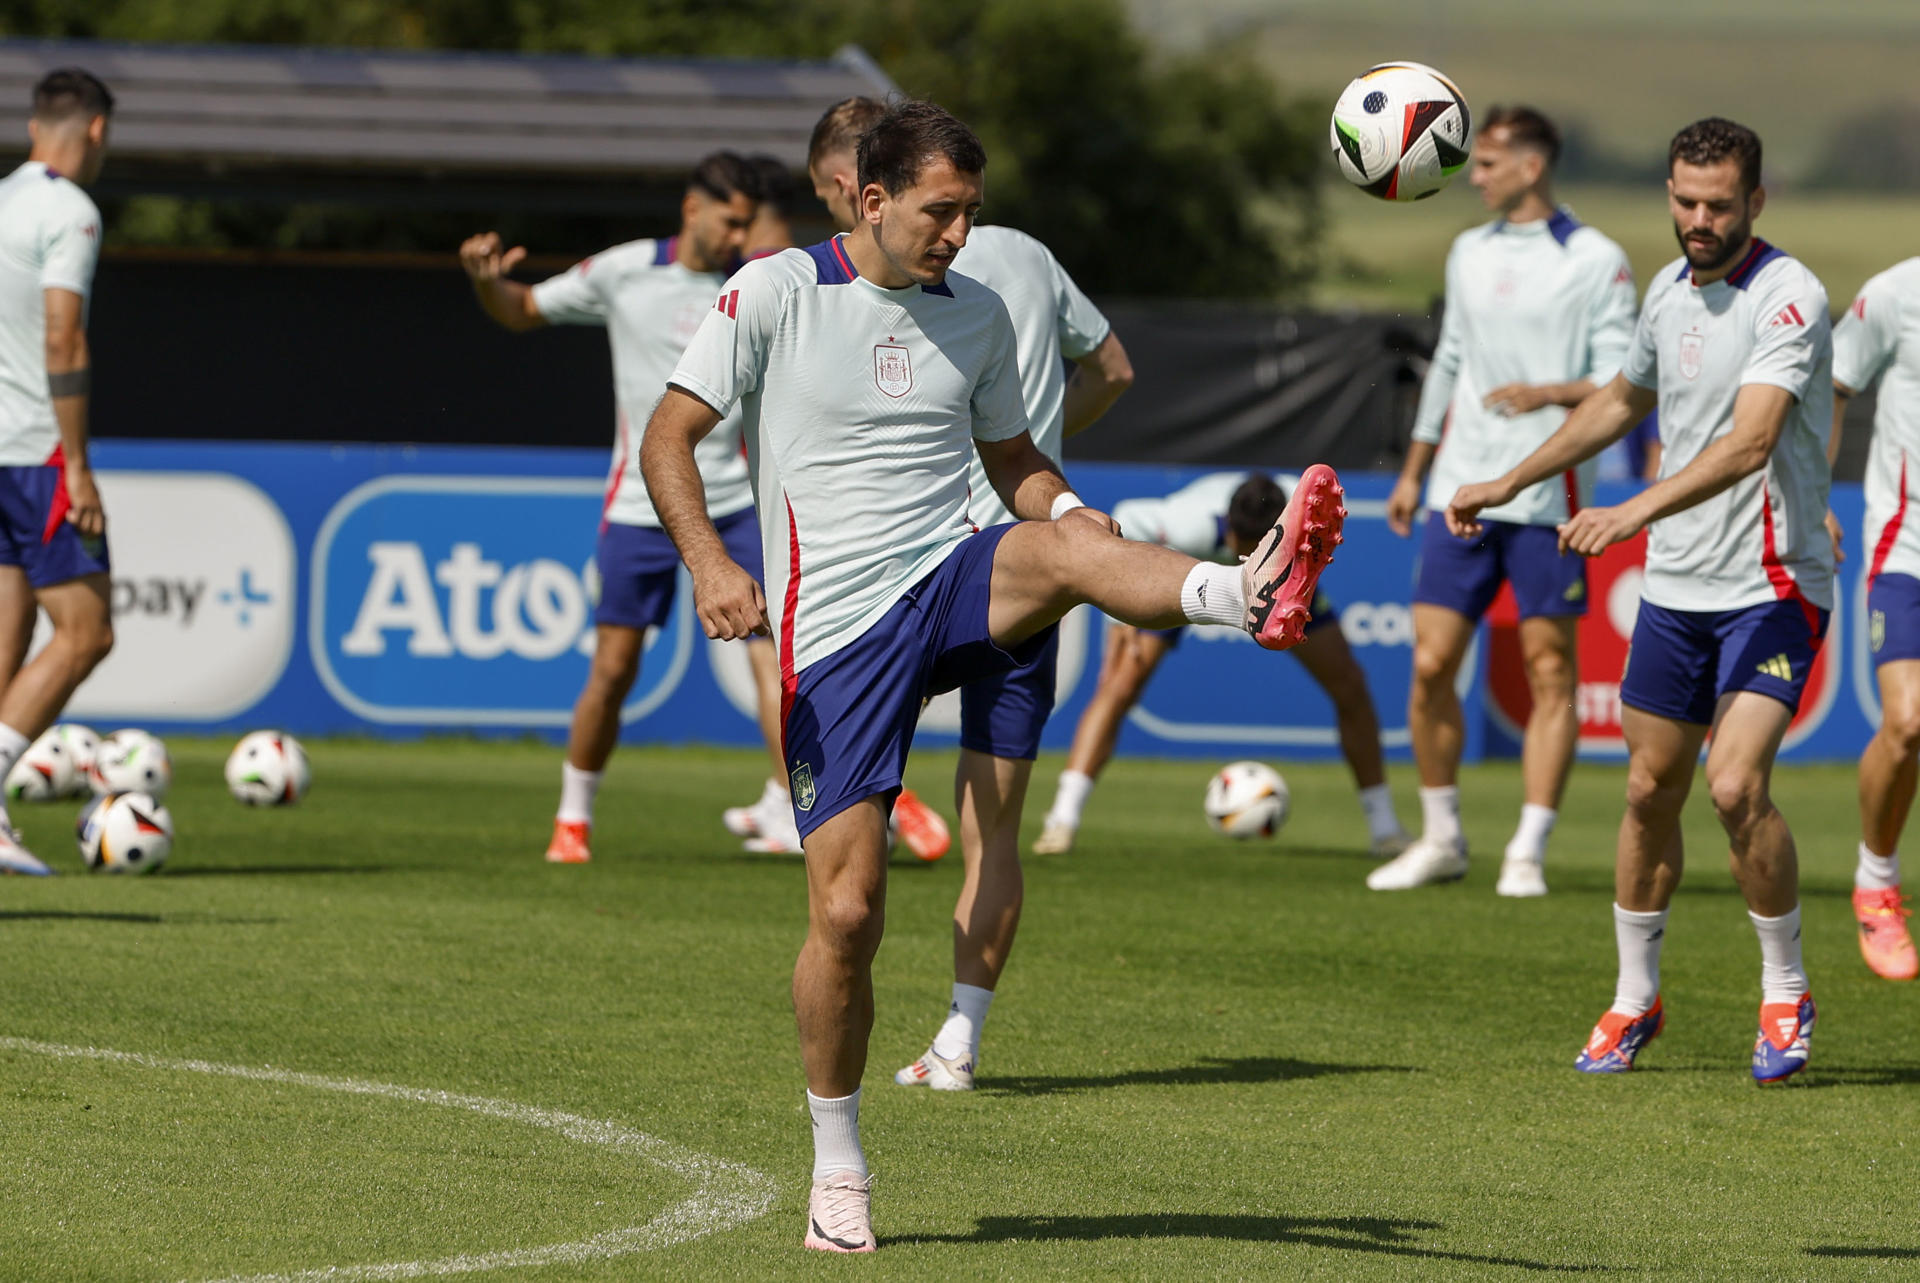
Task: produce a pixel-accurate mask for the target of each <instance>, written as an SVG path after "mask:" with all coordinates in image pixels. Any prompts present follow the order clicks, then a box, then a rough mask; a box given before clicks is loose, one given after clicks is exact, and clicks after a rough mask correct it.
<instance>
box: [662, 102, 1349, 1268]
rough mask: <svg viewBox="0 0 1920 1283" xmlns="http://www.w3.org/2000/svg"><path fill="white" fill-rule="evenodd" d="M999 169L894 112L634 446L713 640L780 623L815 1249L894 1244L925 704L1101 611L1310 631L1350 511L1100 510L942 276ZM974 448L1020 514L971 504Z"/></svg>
mask: <svg viewBox="0 0 1920 1283" xmlns="http://www.w3.org/2000/svg"><path fill="white" fill-rule="evenodd" d="M985 165H986V153H985V151H984V149H983V148H982V147H981V145H980V142H979V140H978V139H977V138H975V137H974V135H973V133H972V131H971V130H969V129H968V128H967V127H966V126H965V125H963V124H961V123H960V122H959V121H958V120H956V119H954V118H953V117H952V116H950V115H948V114H947V113H946V112H944V111H942V110H940V109H939V108H938V107H935V106H932V105H931V104H927V103H918V102H902V103H898V104H895V105H894V106H892V107H890V108H889V109H888V111H887V113H886V115H885V116H883V117H882V118H881V119H880V120H879V121H877V122H875V124H874V125H873V126H872V128H870V129H868V130H867V131H866V132H865V133H863V134H862V135H861V136H860V143H859V148H858V175H859V176H858V179H857V183H858V187H857V189H856V197H857V203H856V210H857V212H858V214H859V220H858V222H857V223H856V226H855V228H854V230H853V231H852V232H851V233H849V234H847V235H844V236H837V237H835V238H833V239H832V240H829V241H827V242H825V243H823V244H820V245H816V246H813V247H812V248H810V249H806V250H789V251H787V252H785V253H782V254H777V255H774V256H773V257H771V258H765V259H761V260H759V261H758V262H754V263H749V264H747V265H746V266H745V267H744V268H742V269H741V270H740V272H739V273H738V274H736V275H735V276H734V277H733V279H732V280H730V281H728V282H727V285H726V289H725V291H724V292H723V293H721V295H720V296H719V299H718V303H717V305H716V306H715V308H714V310H713V311H712V312H711V313H710V314H709V315H708V317H707V319H706V322H705V323H704V324H703V325H702V326H701V329H700V332H699V333H698V334H697V335H695V336H694V339H693V342H692V343H691V344H689V345H688V348H687V352H686V355H685V356H684V357H683V358H682V360H681V363H680V366H679V368H678V369H676V370H675V371H674V373H673V375H672V377H671V379H670V381H669V383H668V390H667V393H666V395H665V396H664V397H663V398H662V400H661V402H660V406H659V408H658V409H656V410H655V412H654V415H653V418H652V420H651V421H650V422H649V424H648V426H647V431H646V436H645V438H644V441H643V443H642V446H641V462H642V467H643V469H644V471H645V474H646V478H647V482H648V485H649V486H650V487H651V489H652V492H653V495H654V497H655V501H656V503H658V505H659V508H660V514H661V517H662V519H663V521H664V522H665V523H666V527H667V530H668V531H669V533H670V534H671V535H672V536H673V539H674V542H675V543H676V544H677V545H678V546H679V548H680V552H681V555H682V556H683V558H684V559H685V561H686V563H687V568H688V570H689V571H690V572H691V574H692V576H693V582H694V596H695V602H696V605H697V607H698V610H699V614H700V620H701V623H702V625H703V626H704V627H705V628H706V630H707V632H708V634H709V635H710V636H715V637H744V636H748V635H751V634H756V633H762V632H767V631H770V630H771V631H775V632H777V634H778V636H779V638H780V652H781V676H782V689H783V693H784V696H785V700H784V708H785V729H786V749H787V761H788V765H789V777H790V779H791V781H792V785H793V788H792V796H793V803H794V807H795V810H796V820H797V821H798V826H799V829H800V832H801V837H802V841H803V843H804V845H805V848H806V860H807V884H808V902H809V913H808V932H807V941H806V944H805V946H804V947H803V948H802V950H801V953H800V958H799V962H798V964H797V965H796V967H795V970H794V981H793V992H794V1008H795V1014H796V1016H797V1018H798V1024H799V1029H800V1043H801V1055H802V1060H803V1061H804V1063H805V1066H806V1073H807V1086H808V1097H807V1103H808V1108H809V1112H810V1114H811V1116H812V1119H813V1136H814V1185H813V1192H812V1196H811V1199H810V1203H809V1208H808V1223H807V1234H806V1239H805V1242H806V1245H807V1246H809V1247H812V1248H816V1249H822V1250H827V1251H842V1252H864V1251H871V1250H872V1248H873V1245H874V1240H873V1230H872V1223H871V1217H870V1195H869V1180H868V1173H867V1164H866V1157H865V1155H864V1153H863V1152H862V1150H861V1146H860V1140H859V1131H858V1118H859V1105H860V1094H859V1089H860V1079H861V1075H862V1073H863V1071H864V1069H865V1067H866V1059H867V1039H868V1035H869V1034H870V1032H871V1029H872V1023H873V979H872V962H873V956H874V952H875V950H876V949H877V947H878V945H879V941H880V933H881V923H882V913H883V908H884V904H885V888H886V867H887V866H886V851H887V812H888V808H889V806H890V805H891V801H892V796H893V793H894V792H895V791H896V790H897V789H898V788H899V787H900V780H901V775H902V771H903V768H904V767H905V763H906V755H907V746H908V743H909V741H910V739H911V737H912V734H913V727H914V723H915V721H916V720H917V718H918V715H919V710H920V704H921V701H922V699H923V698H924V697H926V696H927V695H929V694H932V693H937V692H940V691H944V690H951V689H953V688H955V687H957V686H961V685H964V684H965V683H966V682H968V681H970V680H973V679H975V678H979V677H986V676H991V675H993V674H996V673H1001V672H1005V671H1007V670H1009V669H1012V668H1016V667H1019V666H1021V665H1023V664H1026V663H1030V662H1031V661H1032V660H1033V659H1034V658H1035V657H1036V656H1037V655H1038V654H1039V653H1040V651H1041V650H1042V649H1043V648H1044V647H1045V646H1046V644H1047V638H1048V634H1049V632H1050V631H1051V630H1052V628H1053V625H1054V624H1055V623H1056V622H1057V621H1058V620H1059V619H1060V617H1061V616H1062V615H1064V614H1065V613H1066V612H1067V611H1068V610H1070V609H1072V608H1073V607H1074V606H1075V605H1078V604H1080V603H1082V602H1092V603H1093V604H1094V605H1096V606H1098V607H1100V608H1101V609H1102V610H1105V611H1106V612H1108V613H1109V614H1111V615H1114V616H1116V617H1118V618H1120V619H1123V620H1127V621H1129V622H1131V623H1134V624H1138V625H1141V626H1145V627H1162V628H1164V627H1172V626H1173V625H1175V624H1179V623H1183V622H1192V621H1200V622H1219V623H1237V624H1240V625H1242V626H1244V627H1246V628H1247V629H1248V630H1249V631H1250V632H1252V633H1253V634H1254V636H1255V638H1256V640H1259V641H1261V642H1262V644H1264V645H1266V646H1268V647H1270V648H1283V647H1286V646H1290V645H1294V644H1297V643H1298V641H1299V639H1300V635H1301V631H1302V629H1303V628H1304V627H1305V624H1306V620H1307V617H1308V614H1309V611H1308V606H1309V603H1310V601H1311V599H1312V596H1313V591H1314V586H1315V584H1316V583H1317V581H1318V579H1319V575H1320V572H1321V570H1322V569H1324V567H1325V565H1326V563H1327V560H1328V559H1329V558H1330V557H1331V555H1332V552H1333V546H1334V544H1335V542H1337V537H1338V531H1339V526H1340V520H1341V517H1342V515H1343V512H1342V509H1341V508H1340V503H1339V496H1340V490H1339V485H1338V482H1337V481H1336V479H1335V477H1334V475H1333V471H1332V469H1330V468H1326V467H1323V466H1315V467H1313V468H1310V469H1308V470H1307V473H1306V475H1305V476H1304V477H1303V478H1302V480H1301V484H1300V485H1299V487H1297V488H1296V490H1295V492H1294V496H1293V502H1292V504H1291V505H1290V506H1289V507H1288V509H1287V512H1286V513H1285V515H1284V516H1283V518H1282V520H1281V521H1280V522H1279V523H1278V524H1276V526H1275V527H1274V529H1273V530H1272V531H1270V532H1269V533H1268V536H1267V538H1266V539H1264V540H1263V541H1262V542H1261V545H1260V547H1259V548H1257V549H1256V550H1255V551H1254V554H1253V555H1252V556H1251V557H1249V558H1248V559H1247V561H1246V563H1245V564H1244V565H1243V566H1237V567H1235V566H1220V565H1215V564H1213V563H1210V562H1196V561H1194V560H1192V559H1191V558H1188V557H1184V556H1181V555H1180V554H1179V553H1175V552H1172V551H1170V550H1168V549H1165V548H1158V547H1154V546H1153V545H1150V544H1143V543H1136V542H1132V541H1130V540H1125V539H1121V538H1120V537H1118V535H1117V534H1116V533H1115V531H1114V528H1113V522H1112V521H1111V519H1110V518H1108V517H1106V516H1105V515H1103V514H1101V513H1098V512H1095V511H1093V510H1092V509H1089V508H1087V507H1085V506H1084V505H1083V504H1081V503H1080V501H1079V500H1078V499H1077V498H1076V497H1075V496H1074V495H1073V493H1072V491H1071V490H1069V489H1068V487H1067V484H1066V481H1065V479H1064V478H1062V477H1061V475H1060V473H1059V471H1058V470H1057V469H1056V468H1055V467H1054V465H1053V463H1052V461H1051V460H1049V459H1048V458H1047V457H1046V456H1045V455H1044V454H1042V453H1041V452H1040V451H1039V449H1038V448H1037V447H1035V445H1034V444H1033V439H1032V437H1031V436H1030V435H1029V434H1028V431H1027V417H1026V410H1025V407H1024V405H1023V404H1022V399H1021V387H1020V372H1019V368H1018V365H1017V358H1016V355H1015V335H1014V330H1013V325H1012V322H1011V321H1010V320H1009V319H1008V315H1007V308H1006V305H1005V304H1004V303H1002V302H1001V300H1000V297H999V295H997V294H995V293H993V292H992V291H991V290H988V289H987V288H986V287H984V286H982V285H980V284H979V283H977V282H975V281H973V280H970V279H968V278H967V277H966V276H964V275H962V274H961V273H960V272H958V271H951V270H949V269H950V268H951V266H952V263H953V260H954V256H955V255H956V254H958V253H959V252H960V251H961V250H962V249H963V248H964V247H965V245H966V243H967V236H968V233H969V231H970V230H971V226H972V223H973V219H974V215H975V213H976V211H977V210H978V209H979V207H980V200H981V193H982V171H983V169H984V168H985ZM741 404H744V406H745V410H746V418H747V440H748V443H749V445H750V447H751V448H752V450H753V453H754V456H755V457H754V460H753V467H754V469H755V484H756V486H757V487H758V490H759V495H760V513H761V521H762V532H763V538H764V540H765V551H766V564H767V568H768V571H769V576H768V579H767V582H766V591H765V592H764V593H763V592H762V589H761V585H760V583H759V581H757V580H756V579H755V578H754V577H753V575H752V574H751V573H750V572H749V571H748V570H747V569H746V568H744V567H742V566H741V565H740V564H738V563H737V562H736V561H735V560H734V559H733V558H732V556H731V555H730V554H729V553H728V551H727V548H726V545H725V544H724V542H722V540H721V538H720V536H719V534H718V533H717V532H716V531H715V529H714V527H713V524H712V523H711V521H710V520H709V519H708V517H707V514H706V511H705V504H704V498H703V494H702V488H701V484H700V474H699V471H698V468H697V466H696V464H695V453H694V452H695V448H696V443H697V442H698V441H700V440H701V439H702V438H703V437H704V436H705V435H706V434H707V433H708V432H709V431H711V430H712V428H713V427H714V425H716V424H717V423H719V422H720V421H721V419H722V417H723V416H724V415H725V414H727V413H728V412H729V411H731V410H732V409H733V408H734V407H735V406H736V405H741ZM976 450H977V451H978V453H979V454H980V457H981V458H982V460H983V462H984V464H985V467H986V471H987V475H988V477H989V478H990V479H991V480H992V483H993V488H994V489H995V491H997V492H998V493H999V495H1000V496H1001V499H1002V500H1003V501H1004V502H1006V504H1007V506H1008V507H1009V508H1011V509H1012V510H1013V511H1014V512H1015V513H1016V514H1018V515H1019V516H1021V517H1022V518H1023V520H1021V521H1018V522H1015V523H1013V524H1009V525H1002V526H993V527H989V528H987V529H985V530H980V529H978V528H977V526H976V525H975V523H974V522H973V521H972V520H971V499H970V496H969V494H968V488H967V469H968V460H969V457H970V455H971V454H972V453H973V452H974V451H976ZM769 603H772V610H771V612H770V611H769Z"/></svg>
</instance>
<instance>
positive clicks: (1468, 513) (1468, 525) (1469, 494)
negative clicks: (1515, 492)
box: [1447, 481, 1513, 539]
mask: <svg viewBox="0 0 1920 1283" xmlns="http://www.w3.org/2000/svg"><path fill="white" fill-rule="evenodd" d="M1511 498H1513V496H1512V495H1511V494H1509V493H1508V492H1507V488H1506V486H1504V485H1502V484H1501V483H1500V482H1498V481H1476V482H1474V483H1473V484H1472V485H1470V486H1461V487H1460V488H1459V489H1458V490H1456V491H1454V492H1453V499H1452V500H1451V501H1450V502H1449V503H1448V504H1447V529H1448V530H1449V531H1451V532H1452V533H1453V534H1455V535H1457V536H1459V537H1460V538H1462V539H1478V538H1479V537H1480V531H1481V530H1482V529H1483V527H1482V526H1481V525H1480V521H1479V517H1480V511H1481V509H1483V508H1494V507H1498V506H1499V505H1500V504H1503V503H1505V502H1507V500H1509V499H1511Z"/></svg>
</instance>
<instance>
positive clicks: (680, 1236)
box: [0, 1037, 774, 1283]
mask: <svg viewBox="0 0 1920 1283" xmlns="http://www.w3.org/2000/svg"><path fill="white" fill-rule="evenodd" d="M0 1050H6V1051H28V1052H36V1053H38V1054H40V1055H43V1056H64V1057H68V1058H70V1059H75V1060H107V1061H113V1062H115V1063H117V1064H123V1065H138V1066H140V1067H141V1068H143V1069H168V1070H174V1071H178V1072H183V1073H194V1074H214V1075H217V1076H220V1077H223V1078H244V1079H248V1080H250V1081H253V1082H265V1083H284V1084H286V1085H288V1086H291V1087H310V1088H312V1089H314V1090H316V1091H338V1092H346V1093H347V1094H349V1095H355V1096H380V1097H384V1098H386V1099H388V1100H404V1101H409V1102H411V1103H414V1104H419V1105H440V1106H443V1107H445V1108H448V1109H465V1110H469V1111H471V1112H473V1113H476V1114H484V1115H486V1116H487V1117H489V1118H499V1119H504V1120H505V1121H507V1122H510V1123H525V1124H527V1125H528V1126H530V1127H544V1128H546V1129H547V1130H549V1131H555V1132H559V1133H560V1134H561V1135H562V1136H565V1137H566V1138H567V1139H569V1140H574V1141H578V1142H580V1143H581V1144H582V1145H603V1146H605V1147H607V1148H608V1149H614V1150H618V1151H620V1152H621V1153H624V1154H631V1155H633V1156H634V1157H636V1158H643V1159H645V1160H646V1161H647V1162H649V1163H652V1164H654V1165H655V1166H656V1167H662V1168H665V1169H666V1170H667V1171H669V1172H672V1173H673V1174H674V1175H676V1176H680V1177H683V1178H685V1179H687V1180H690V1181H692V1182H694V1192H693V1194H692V1195H691V1196H690V1197H688V1198H686V1199H684V1200H682V1201H681V1202H679V1203H676V1204H674V1205H673V1206H672V1207H669V1208H668V1209H667V1210H666V1211H664V1212H662V1213H661V1214H660V1215H658V1216H656V1217H654V1218H653V1219H652V1220H651V1221H648V1222H647V1223H646V1224H644V1225H635V1226H632V1227H631V1228H628V1229H620V1230H609V1231H608V1232H606V1233H604V1234H595V1235H594V1236H593V1237H591V1238H583V1239H579V1240H577V1241H575V1242H572V1243H550V1244H547V1245H545V1246H542V1247H524V1248H515V1249H512V1250H510V1251H501V1252H475V1253H462V1254H461V1255H458V1256H447V1257H442V1258H440V1259H439V1260H434V1261H391V1262H387V1263H385V1264H380V1265H332V1266H327V1267H324V1268H322V1269H316V1270H296V1271H293V1272H291V1273H285V1274H245V1275H233V1276H231V1277H229V1278H224V1279H221V1280H218V1283H359V1281H360V1280H368V1281H370V1283H372V1281H379V1280H387V1279H418V1278H436V1277H441V1276H444V1275H448V1274H471V1273H474V1272H477V1271H481V1270H505V1269H529V1268H532V1267H534V1266H540V1265H579V1264H583V1263H585V1262H587V1261H595V1260H602V1259H605V1258H607V1257H613V1256H631V1255H633V1254H634V1253H636V1252H651V1251H653V1250H655V1249H657V1248H662V1247H669V1246H671V1245H673V1244H675V1243H685V1242H688V1241H689V1240H691V1239H696V1238H700V1237H702V1236H704V1235H707V1234H713V1233H716V1232H718V1231H720V1230H725V1229H732V1228H733V1227H734V1226H736V1225H742V1224H744V1223H746V1222H747V1221H750V1220H753V1219H754V1218H755V1217H757V1216H761V1215H764V1214H765V1213H766V1211H767V1210H768V1208H770V1207H771V1206H772V1205H773V1197H774V1183H773V1179H772V1178H771V1177H769V1176H767V1175H765V1174H763V1173H761V1172H757V1171H755V1170H753V1169H752V1168H751V1167H746V1166H743V1165H742V1164H740V1163H732V1162H728V1161H727V1160H726V1159H723V1158H714V1157H712V1156H710V1155H707V1154H701V1153H697V1152H695V1151H694V1150H690V1149H686V1148H683V1147H682V1146H679V1145H676V1144H674V1143H673V1142H671V1141H665V1140H661V1139H660V1138H659V1137H657V1136H648V1135H646V1134H645V1133H644V1132H636V1131H631V1130H629V1129H627V1128H625V1127H622V1126H621V1125H620V1124H618V1123H613V1122H607V1121H604V1120H602V1119H597V1118H582V1117H581V1116H580V1115H578V1114H566V1113H562V1112H560V1111H559V1110H557V1109H537V1108H535V1107H534V1106H532V1105H520V1104H515V1103H514V1102H513V1101H510V1100H493V1099H491V1098H489V1097H486V1096H463V1095H459V1094H458V1093H455V1092H450V1091H434V1090H431V1089H429V1088H424V1087H401V1086H398V1085H397V1084H394V1083H376V1082H367V1081H364V1080H362V1079H358V1078H328V1077H325V1076H323V1075H320V1074H303V1073H299V1072H297V1071H295V1070H291V1069H272V1068H255V1067H253V1066H250V1065H223V1064H218V1063H216V1062H214V1061H210V1060H174V1059H170V1058H168V1057H164V1056H147V1055H143V1054H141V1053H139V1052H132V1051H110V1050H108V1049H106V1048H103V1047H67V1046H62V1045H60V1044H58V1043H50V1042H34V1041H32V1040H31V1039H27V1038H9V1037H0Z"/></svg>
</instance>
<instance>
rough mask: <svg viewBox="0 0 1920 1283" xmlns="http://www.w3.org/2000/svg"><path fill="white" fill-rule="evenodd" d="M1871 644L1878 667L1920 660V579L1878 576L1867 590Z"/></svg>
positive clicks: (1891, 575) (1868, 625) (1900, 576)
mask: <svg viewBox="0 0 1920 1283" xmlns="http://www.w3.org/2000/svg"><path fill="white" fill-rule="evenodd" d="M1867 645H1868V646H1870V647H1871V648H1872V649H1873V663H1874V667H1876V668H1878V667H1879V666H1880V665H1881V664H1891V663H1893V662H1894V661H1895V660H1896V659H1920V579H1915V578H1914V577H1913V576H1912V575H1900V574H1885V575H1875V576H1874V577H1873V583H1872V585H1871V586H1870V587H1869V588H1868V589H1867Z"/></svg>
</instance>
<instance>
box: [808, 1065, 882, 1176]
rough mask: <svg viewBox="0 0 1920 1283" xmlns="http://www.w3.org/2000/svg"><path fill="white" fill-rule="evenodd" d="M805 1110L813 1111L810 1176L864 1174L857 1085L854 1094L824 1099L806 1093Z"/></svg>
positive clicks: (864, 1159)
mask: <svg viewBox="0 0 1920 1283" xmlns="http://www.w3.org/2000/svg"><path fill="white" fill-rule="evenodd" d="M807 1112H808V1113H809V1114H812V1115H813V1179H815V1180H819V1179H820V1178H821V1177H822V1176H831V1175H833V1174H834V1173H835V1172H852V1173H853V1174H854V1176H856V1177H857V1178H859V1179H860V1180H865V1179H866V1178H867V1155H866V1151H865V1150H863V1149H861V1148H860V1089H859V1088H858V1087H856V1088H854V1090H853V1095H851V1096H841V1097H839V1098H838V1099H836V1100H824V1099H822V1098H821V1097H819V1096H816V1095H814V1094H813V1093H812V1092H808V1093H807Z"/></svg>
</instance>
